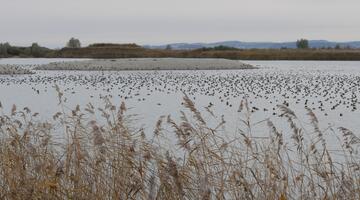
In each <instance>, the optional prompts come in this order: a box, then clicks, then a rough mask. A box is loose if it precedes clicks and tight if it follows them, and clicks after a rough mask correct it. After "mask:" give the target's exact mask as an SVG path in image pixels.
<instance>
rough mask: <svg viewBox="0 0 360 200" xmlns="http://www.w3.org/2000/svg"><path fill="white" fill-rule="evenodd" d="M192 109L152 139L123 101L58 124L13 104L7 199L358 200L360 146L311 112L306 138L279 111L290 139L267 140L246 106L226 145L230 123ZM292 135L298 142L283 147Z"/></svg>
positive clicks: (6, 120) (4, 155)
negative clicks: (334, 142)
mask: <svg viewBox="0 0 360 200" xmlns="http://www.w3.org/2000/svg"><path fill="white" fill-rule="evenodd" d="M59 92H60V91H59ZM59 101H60V105H62V96H59ZM184 102H185V103H184V104H185V107H186V110H187V113H191V114H190V115H189V114H186V112H183V114H182V117H181V120H180V122H176V121H174V120H173V119H172V118H171V117H170V116H168V117H165V116H162V117H160V119H159V122H158V123H157V124H156V128H155V131H154V135H153V136H152V137H149V138H148V137H146V136H145V134H144V132H143V130H142V129H141V128H139V129H138V128H136V124H134V121H132V120H131V117H129V116H128V115H127V114H126V112H127V109H126V106H125V104H124V103H122V104H121V106H120V107H119V108H117V107H116V106H114V105H113V104H112V103H111V102H110V101H109V100H106V101H105V105H104V107H103V108H101V109H98V110H96V109H95V108H94V106H92V105H91V104H89V105H88V106H87V107H86V108H85V109H80V107H79V106H77V107H76V108H75V109H73V110H72V111H70V112H66V111H65V110H66V109H65V107H64V106H62V108H64V109H63V111H61V112H59V113H56V114H55V115H54V117H53V121H52V122H47V121H42V120H40V119H39V118H38V117H37V114H36V113H35V114H34V113H32V112H31V110H30V109H28V108H24V109H22V110H18V108H17V107H16V106H14V107H13V109H12V111H11V113H10V114H9V115H6V114H4V113H2V114H1V115H0V134H1V136H0V199H359V198H360V173H359V169H360V165H359V164H360V162H359V161H360V160H359V157H358V154H357V148H358V147H359V142H360V139H359V138H358V137H357V136H356V135H355V134H354V133H353V132H351V131H350V130H348V129H346V128H339V129H338V130H337V129H333V128H329V129H327V130H325V131H324V130H321V129H320V128H319V125H318V123H319V122H318V121H317V119H316V116H315V115H314V113H312V111H311V110H309V111H308V113H309V114H308V115H309V118H310V121H311V123H312V127H313V129H314V130H306V129H305V128H303V126H302V125H301V122H300V120H298V118H297V116H296V115H295V113H294V112H293V111H291V110H290V109H288V108H287V107H285V106H280V107H279V109H280V111H281V112H282V113H283V114H282V117H283V118H284V120H287V121H288V124H289V127H290V128H291V129H290V130H291V131H292V132H291V133H281V132H279V131H278V129H277V127H275V125H274V124H273V123H272V122H271V121H270V120H269V119H267V120H264V123H266V124H267V127H268V132H269V135H268V137H265V138H261V139H259V138H256V137H254V133H253V132H252V129H251V128H252V126H253V122H251V113H249V112H248V110H246V107H247V106H248V105H247V102H246V101H243V102H242V103H241V110H239V111H240V113H239V114H240V115H242V116H244V117H243V119H242V120H241V121H240V122H239V123H241V125H243V127H245V128H243V129H239V131H238V133H237V134H236V135H235V136H234V137H233V138H232V139H227V138H225V137H224V136H223V135H222V133H221V131H220V130H219V129H218V128H217V127H219V126H223V125H224V124H226V122H225V121H224V120H221V121H220V122H219V126H215V127H210V126H209V125H207V124H208V123H206V118H204V117H203V116H202V115H201V113H200V111H199V110H198V109H197V108H196V106H195V104H194V103H193V102H191V100H190V99H189V98H187V97H186V96H185V97H184ZM0 109H1V108H0ZM96 113H98V115H96ZM99 114H100V115H101V116H102V118H103V119H101V120H96V118H97V117H98V116H99ZM192 116H193V117H192ZM166 125H168V126H169V127H170V129H169V130H171V132H172V133H174V134H173V136H174V138H176V142H177V146H173V147H172V149H168V148H166V145H162V144H164V143H166V139H165V137H166V136H165V134H163V133H162V132H163V131H164V130H165V129H166V130H167V128H166V127H165V126H166ZM134 126H135V127H134ZM167 131H168V130H167ZM328 131H330V132H334V133H335V132H336V133H341V134H342V135H339V140H340V141H341V144H342V145H341V146H340V147H339V148H340V149H339V152H337V153H341V158H342V159H343V160H342V161H341V162H338V161H337V160H336V159H335V158H334V156H336V154H335V153H334V152H333V151H330V150H329V149H328V148H327V144H326V140H325V139H324V137H323V136H324V134H327V133H328ZM59 134H61V135H63V136H64V137H63V139H62V140H60V139H59V138H57V136H56V135H59ZM167 134H169V133H167ZM285 134H291V135H292V138H293V139H292V140H291V141H285V139H284V135H285ZM174 152H175V153H174Z"/></svg>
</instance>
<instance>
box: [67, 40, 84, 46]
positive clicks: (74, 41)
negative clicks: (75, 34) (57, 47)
mask: <svg viewBox="0 0 360 200" xmlns="http://www.w3.org/2000/svg"><path fill="white" fill-rule="evenodd" d="M66 47H68V48H80V47H81V43H80V40H79V39H76V38H71V39H70V40H69V42H68V43H67V44H66Z"/></svg>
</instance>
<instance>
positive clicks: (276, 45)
mask: <svg viewBox="0 0 360 200" xmlns="http://www.w3.org/2000/svg"><path fill="white" fill-rule="evenodd" d="M168 45H170V46H171V48H172V49H175V50H193V49H199V48H213V47H216V46H228V47H233V48H238V49H281V48H288V49H294V48H296V42H295V41H294V42H241V41H224V42H215V43H173V44H166V45H145V46H144V47H145V48H149V49H165V48H166V47H167V46H168ZM309 45H310V47H311V48H328V47H330V48H335V47H336V45H340V47H342V48H345V47H350V48H360V41H351V42H332V41H327V40H309Z"/></svg>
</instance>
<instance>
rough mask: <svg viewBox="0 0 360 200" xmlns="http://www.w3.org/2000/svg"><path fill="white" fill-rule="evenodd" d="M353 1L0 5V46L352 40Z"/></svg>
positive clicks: (12, 1)
mask: <svg viewBox="0 0 360 200" xmlns="http://www.w3.org/2000/svg"><path fill="white" fill-rule="evenodd" d="M359 9H360V0H0V16H1V17H0V42H4V41H8V42H10V43H11V44H16V45H30V44H31V43H32V42H38V43H39V44H40V45H45V46H49V47H62V46H64V45H65V43H66V41H67V40H68V39H69V38H70V37H76V38H79V39H80V40H81V42H82V43H83V44H85V45H86V44H89V43H93V42H136V43H138V44H166V43H174V42H215V41H225V40H240V41H294V40H296V39H298V38H308V39H327V40H334V41H351V40H360V24H359V22H360V12H359Z"/></svg>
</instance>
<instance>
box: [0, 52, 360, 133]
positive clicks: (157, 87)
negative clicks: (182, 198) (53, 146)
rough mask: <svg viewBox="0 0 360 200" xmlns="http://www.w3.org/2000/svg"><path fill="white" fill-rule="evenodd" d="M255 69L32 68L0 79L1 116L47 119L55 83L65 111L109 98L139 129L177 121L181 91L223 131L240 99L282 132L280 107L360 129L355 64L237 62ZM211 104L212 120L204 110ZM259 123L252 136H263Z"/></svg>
mask: <svg viewBox="0 0 360 200" xmlns="http://www.w3.org/2000/svg"><path fill="white" fill-rule="evenodd" d="M63 60H65V61H66V60H69V59H0V64H20V65H23V66H25V67H30V68H32V67H34V65H37V64H45V63H48V62H54V61H63ZM243 62H246V63H249V64H253V65H256V66H258V67H259V69H254V70H223V71H221V70H214V71H122V72H84V71H82V72H80V71H37V73H36V74H34V75H18V76H0V101H1V103H2V104H3V106H4V108H5V110H4V112H5V113H9V112H10V109H11V107H12V105H13V104H16V105H17V107H18V108H23V107H29V108H31V110H32V112H39V113H40V116H41V117H42V118H44V119H47V120H51V118H52V116H53V114H54V113H56V112H58V111H59V110H60V106H59V105H58V97H57V93H56V91H55V89H54V85H55V84H56V85H58V86H59V87H60V88H61V89H62V90H63V91H64V97H65V98H66V103H65V105H66V106H67V108H68V109H69V110H71V109H74V108H75V106H76V105H80V107H81V108H84V107H85V105H86V104H88V103H92V104H93V105H94V106H95V107H104V103H103V100H102V99H101V97H105V96H107V97H109V98H110V99H111V101H112V102H113V103H114V104H115V105H116V106H119V105H120V103H121V102H122V101H124V102H125V104H126V106H127V107H128V108H131V109H130V110H129V113H131V114H137V116H136V119H137V122H138V124H139V125H141V126H142V127H144V128H145V130H146V131H147V132H149V133H150V132H152V131H153V130H154V127H155V124H156V121H157V120H158V119H159V117H160V116H167V115H171V116H172V117H173V118H174V119H175V120H179V113H180V111H181V110H184V111H185V110H187V109H186V108H184V106H183V105H182V102H183V100H182V98H183V96H184V94H187V95H188V96H189V97H190V98H191V99H192V100H193V101H194V102H195V105H196V107H197V108H198V109H199V110H200V111H201V112H202V113H203V116H204V118H205V119H206V120H209V124H210V125H211V126H214V127H215V126H216V124H217V122H218V121H221V120H220V119H221V116H222V115H224V119H225V121H226V122H227V125H226V128H227V130H228V131H227V132H230V133H231V132H236V129H237V128H240V126H241V125H239V120H240V119H241V118H243V117H244V115H243V114H242V113H239V112H238V109H239V105H240V102H241V100H243V99H247V101H248V102H249V104H250V109H251V111H252V116H251V119H252V122H253V123H256V122H260V121H262V120H264V119H270V120H271V121H273V122H274V123H275V125H276V126H277V127H278V128H279V130H280V131H283V132H284V133H285V134H286V132H287V131H288V130H289V127H288V124H287V123H286V121H285V120H284V119H280V117H279V114H281V112H280V111H279V109H278V108H277V105H278V104H285V105H288V107H289V108H290V109H291V110H293V111H294V112H295V113H296V115H297V116H298V118H299V119H300V121H301V122H302V123H303V125H304V126H309V117H308V116H307V115H306V113H307V110H306V109H305V106H307V107H308V108H311V109H312V110H313V112H314V113H315V114H316V116H317V117H318V119H319V122H320V125H321V129H326V128H327V127H334V128H337V127H346V128H348V129H350V130H352V131H354V133H355V134H358V133H359V130H360V123H359V122H360V111H359V108H360V107H359V104H360V102H359V101H358V97H359V94H360V93H359V92H360V62H350V61H339V62H337V61H336V62H335V61H243ZM209 105H213V106H211V110H212V111H213V113H214V114H215V116H217V118H216V119H214V118H213V117H212V116H211V114H210V113H208V112H207V111H206V109H205V108H204V107H207V106H209ZM265 126H266V124H265V123H263V122H262V123H260V124H258V125H256V126H255V129H254V130H253V132H254V133H255V134H256V135H258V136H262V135H267V134H268V131H266V130H267V129H264V127H265Z"/></svg>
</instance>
